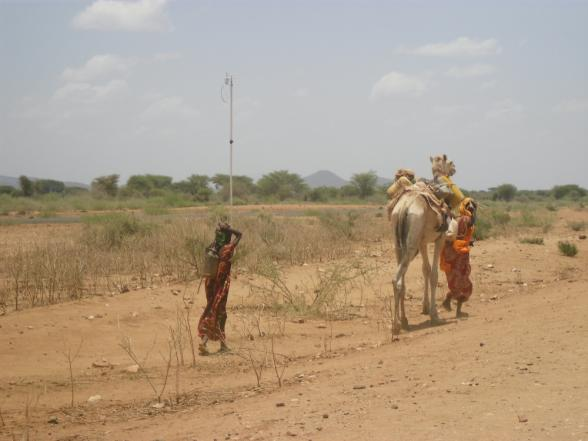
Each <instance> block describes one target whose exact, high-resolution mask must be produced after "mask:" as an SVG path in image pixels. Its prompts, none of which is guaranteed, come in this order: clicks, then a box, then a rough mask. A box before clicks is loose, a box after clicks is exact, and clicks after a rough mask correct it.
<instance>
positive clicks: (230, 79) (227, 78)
mask: <svg viewBox="0 0 588 441" xmlns="http://www.w3.org/2000/svg"><path fill="white" fill-rule="evenodd" d="M225 85H226V86H229V148H230V153H229V204H230V207H231V214H232V212H233V75H230V74H228V73H227V74H225Z"/></svg>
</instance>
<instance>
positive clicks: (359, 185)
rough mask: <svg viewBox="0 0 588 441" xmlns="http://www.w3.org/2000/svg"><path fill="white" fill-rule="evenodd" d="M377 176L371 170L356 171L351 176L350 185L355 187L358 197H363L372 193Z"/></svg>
mask: <svg viewBox="0 0 588 441" xmlns="http://www.w3.org/2000/svg"><path fill="white" fill-rule="evenodd" d="M377 182H378V177H377V176H376V173H375V172H373V171H369V172H367V173H356V174H354V175H353V176H352V177H351V185H353V186H354V187H355V188H356V189H357V194H358V196H359V197H360V198H362V199H365V198H367V197H368V196H371V195H372V194H374V190H375V189H376V183H377Z"/></svg>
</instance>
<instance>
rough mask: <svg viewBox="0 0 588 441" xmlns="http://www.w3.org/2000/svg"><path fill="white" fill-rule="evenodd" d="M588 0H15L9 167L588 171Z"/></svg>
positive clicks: (12, 171) (170, 171)
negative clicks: (228, 96) (231, 88)
mask: <svg viewBox="0 0 588 441" xmlns="http://www.w3.org/2000/svg"><path fill="white" fill-rule="evenodd" d="M587 23H588V2H586V1H563V0H558V1H539V0H533V1H518V2H516V1H502V2H501V1H491V2H490V1H489V2H482V1H472V0H468V1H462V2H457V1H440V0H435V1H433V0H431V1H404V2H400V1H396V2H395V1H390V0H388V1H359V0H356V1H320V0H308V1H306V0H296V1H293V0H288V1H279V0H268V1H218V0H213V1H196V0H194V1H192V0H191V1H187V0H185V1H182V0H169V1H166V0H139V1H117V0H98V1H62V2H58V1H49V0H46V1H37V2H33V1H8V2H7V1H2V0H0V57H1V58H0V59H1V69H0V98H1V99H0V174H2V175H11V176H18V175H20V174H26V175H30V176H37V177H48V178H56V179H63V180H75V181H81V182H86V183H89V182H90V181H91V179H92V178H93V177H96V176H99V175H104V174H110V173H119V174H120V175H121V177H122V179H123V180H126V178H127V177H128V176H129V175H131V174H136V173H158V174H166V175H170V176H173V177H174V179H183V178H185V177H186V176H188V175H190V174H193V173H198V174H209V175H211V174H214V173H216V172H228V142H227V141H228V139H227V138H228V105H227V104H224V103H223V102H222V101H221V87H222V84H223V79H224V75H225V72H231V73H233V74H234V75H235V84H236V86H235V100H236V103H235V113H236V122H235V173H236V174H247V175H250V176H252V177H255V178H258V177H260V176H261V175H262V174H264V173H267V172H269V171H272V170H276V169H288V170H290V171H293V172H297V173H300V174H301V175H303V176H304V175H307V174H310V173H312V172H314V171H316V170H320V169H329V170H332V171H334V172H335V173H337V174H339V175H340V176H341V177H344V178H348V177H349V176H350V175H351V174H352V173H355V172H363V171H368V170H375V171H376V172H377V173H378V174H379V175H381V176H386V177H390V176H392V174H393V172H394V170H395V169H397V168H399V167H411V168H414V169H415V170H416V171H417V173H418V174H419V175H424V176H428V175H430V168H429V159H428V158H429V156H430V155H433V154H437V153H447V154H448V155H449V156H450V158H451V159H454V161H455V163H456V164H457V174H456V176H455V181H456V182H457V183H458V184H460V185H462V186H463V187H464V188H470V189H484V188H487V187H489V186H493V185H496V184H500V183H503V182H511V183H514V184H515V185H517V186H518V187H519V188H548V187H551V186H552V185H554V184H562V183H577V184H580V185H582V186H584V187H588V172H587V168H588V164H587V162H588V136H587V135H588V25H587Z"/></svg>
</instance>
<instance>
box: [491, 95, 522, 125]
mask: <svg viewBox="0 0 588 441" xmlns="http://www.w3.org/2000/svg"><path fill="white" fill-rule="evenodd" d="M524 111H525V108H524V107H523V106H522V105H521V104H519V103H517V102H516V101H513V100H511V99H510V98H507V99H504V100H501V101H496V102H495V103H494V104H493V105H492V107H490V109H489V110H488V111H487V112H486V119H495V120H496V119H501V120H505V119H511V118H516V117H518V116H520V115H522V114H523V113H524Z"/></svg>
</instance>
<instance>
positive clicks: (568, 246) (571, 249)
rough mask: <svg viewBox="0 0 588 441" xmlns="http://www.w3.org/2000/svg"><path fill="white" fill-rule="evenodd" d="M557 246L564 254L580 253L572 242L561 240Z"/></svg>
mask: <svg viewBox="0 0 588 441" xmlns="http://www.w3.org/2000/svg"><path fill="white" fill-rule="evenodd" d="M557 247H558V248H559V251H560V252H561V253H562V254H563V255H564V256H568V257H574V256H575V255H576V254H578V247H576V245H574V244H573V243H571V242H567V241H560V242H558V243H557Z"/></svg>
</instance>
